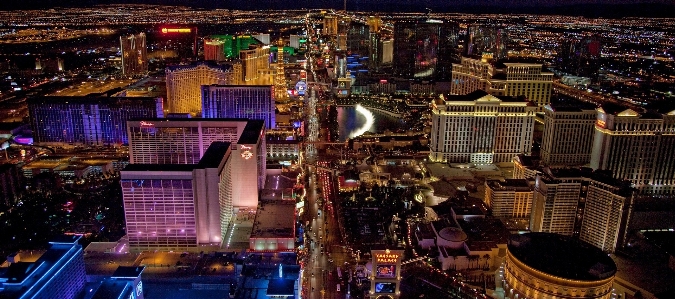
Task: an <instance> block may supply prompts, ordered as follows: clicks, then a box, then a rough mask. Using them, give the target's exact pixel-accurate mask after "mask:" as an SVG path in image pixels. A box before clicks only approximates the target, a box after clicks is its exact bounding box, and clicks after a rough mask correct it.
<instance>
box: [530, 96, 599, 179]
mask: <svg viewBox="0 0 675 299" xmlns="http://www.w3.org/2000/svg"><path fill="white" fill-rule="evenodd" d="M595 115H596V113H595V106H594V105H591V104H588V103H583V102H580V101H573V102H570V103H551V104H548V105H546V106H544V137H543V141H542V144H541V160H542V162H543V163H544V165H547V166H584V165H586V164H588V163H590V162H591V151H592V149H593V137H594V136H595V132H594V129H593V127H594V124H595Z"/></svg>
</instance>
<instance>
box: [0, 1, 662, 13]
mask: <svg viewBox="0 0 675 299" xmlns="http://www.w3.org/2000/svg"><path fill="white" fill-rule="evenodd" d="M636 2H640V3H636ZM115 3H134V4H163V5H185V6H192V7H203V8H227V9H249V10H255V9H297V8H337V9H340V8H342V3H343V1H342V0H25V1H12V0H10V1H0V10H12V9H43V8H51V7H58V6H61V7H86V6H93V5H104V4H115ZM674 3H675V2H673V1H672V0H643V1H632V0H347V9H348V10H359V11H425V8H427V7H428V8H431V9H433V10H434V11H438V12H454V11H457V12H469V13H500V12H502V13H521V12H522V13H543V14H552V13H556V14H557V13H559V14H568V15H590V16H593V15H598V16H602V15H613V14H615V15H617V16H622V15H635V16H652V15H654V16H660V15H661V14H664V13H665V12H664V10H666V9H667V10H666V11H669V12H672V10H671V9H672V8H673V7H675V4H674ZM668 8H670V9H668ZM665 16H669V15H668V14H667V13H666V14H665Z"/></svg>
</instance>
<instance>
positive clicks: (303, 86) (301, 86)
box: [295, 81, 307, 96]
mask: <svg viewBox="0 0 675 299" xmlns="http://www.w3.org/2000/svg"><path fill="white" fill-rule="evenodd" d="M295 90H296V91H297V92H298V94H299V95H301V96H304V95H305V91H306V90H307V83H305V81H298V83H296V84H295Z"/></svg>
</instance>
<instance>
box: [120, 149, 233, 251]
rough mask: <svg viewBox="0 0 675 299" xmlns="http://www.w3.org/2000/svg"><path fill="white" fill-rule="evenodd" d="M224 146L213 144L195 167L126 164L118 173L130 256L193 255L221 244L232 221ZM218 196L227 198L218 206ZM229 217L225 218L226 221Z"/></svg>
mask: <svg viewBox="0 0 675 299" xmlns="http://www.w3.org/2000/svg"><path fill="white" fill-rule="evenodd" d="M232 158H233V157H232V155H231V148H230V143H228V142H214V143H212V144H211V145H210V146H209V147H208V150H207V151H206V152H205V153H204V156H203V157H202V159H200V161H199V163H196V164H129V165H127V166H126V167H125V168H124V169H123V170H122V171H121V184H122V197H123V200H124V213H125V218H126V232H127V237H128V238H129V247H130V249H131V250H132V251H145V250H173V251H186V250H190V251H196V250H197V246H199V245H212V246H218V245H220V243H221V241H222V240H223V239H224V236H223V234H224V232H223V230H222V229H223V225H221V214H222V215H225V216H226V217H224V219H222V220H223V221H224V222H225V223H228V224H229V220H230V217H231V215H232V202H231V200H232V198H231V188H232V186H231V184H232V177H231V173H230V169H229V167H228V166H229V164H231V161H230V160H231V159H232ZM221 195H222V196H223V197H226V196H228V195H229V197H230V198H229V201H228V202H227V204H224V205H223V206H222V209H223V211H221V203H220V201H221ZM228 215H229V217H227V216H228Z"/></svg>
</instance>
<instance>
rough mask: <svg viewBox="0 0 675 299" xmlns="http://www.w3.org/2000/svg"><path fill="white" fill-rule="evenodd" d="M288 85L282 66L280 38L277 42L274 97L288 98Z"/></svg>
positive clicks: (282, 53) (282, 99) (276, 98)
mask: <svg viewBox="0 0 675 299" xmlns="http://www.w3.org/2000/svg"><path fill="white" fill-rule="evenodd" d="M287 90H288V87H287V85H286V71H285V68H284V43H283V41H282V40H279V41H278V42H277V68H276V75H275V76H274V99H275V100H277V101H280V102H282V101H284V100H286V99H288V93H287Z"/></svg>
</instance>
